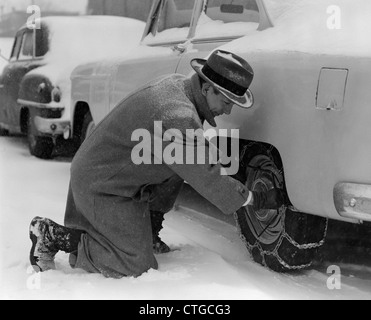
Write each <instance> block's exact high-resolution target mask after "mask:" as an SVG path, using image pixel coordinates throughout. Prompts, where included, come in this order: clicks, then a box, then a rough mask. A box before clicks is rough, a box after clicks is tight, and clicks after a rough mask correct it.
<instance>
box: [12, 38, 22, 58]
mask: <svg viewBox="0 0 371 320" xmlns="http://www.w3.org/2000/svg"><path fill="white" fill-rule="evenodd" d="M22 39H23V34H18V35H17V36H16V38H15V40H14V45H13V49H12V53H11V55H10V61H16V60H17V58H18V55H19V50H20V49H21V44H22Z"/></svg>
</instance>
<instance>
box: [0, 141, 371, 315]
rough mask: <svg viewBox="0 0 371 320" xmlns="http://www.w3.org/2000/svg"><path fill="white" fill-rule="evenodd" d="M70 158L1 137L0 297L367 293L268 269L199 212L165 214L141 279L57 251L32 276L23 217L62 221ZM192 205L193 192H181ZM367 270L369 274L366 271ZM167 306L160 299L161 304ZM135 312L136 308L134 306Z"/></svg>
mask: <svg viewBox="0 0 371 320" xmlns="http://www.w3.org/2000/svg"><path fill="white" fill-rule="evenodd" d="M70 166H71V164H70V159H64V158H57V159H55V160H54V161H44V160H40V159H37V158H35V157H32V156H31V155H30V153H29V151H28V149H27V144H26V141H25V140H24V139H23V138H17V137H0V177H1V179H0V299H32V300H41V299H47V300H54V299H68V300H71V299H83V300H84V299H94V300H95V299H102V300H105V299H124V300H143V299H144V300H147V299H148V300H158V299H160V300H178V299H183V300H199V299H201V300H213V299H215V300H225V299H230V300H240V299H242V300H245V299H264V300H270V299H320V300H323V299H369V298H370V297H371V282H370V278H364V279H362V278H360V279H358V280H357V279H353V278H347V277H346V276H345V275H344V276H343V277H342V281H343V287H342V290H335V291H330V290H328V289H327V286H326V283H327V280H328V277H329V275H327V274H322V273H321V272H319V271H316V270H312V271H306V272H302V273H300V274H296V275H285V274H277V273H274V272H271V271H269V270H267V269H265V268H263V267H261V266H260V265H259V264H257V263H254V262H253V261H252V260H251V258H250V256H249V255H248V253H247V250H246V248H245V246H244V244H243V243H242V241H241V240H240V239H239V236H238V234H237V232H236V228H235V227H233V226H232V225H229V224H226V223H224V222H221V221H218V220H215V219H213V218H211V217H208V216H203V215H201V214H199V213H197V212H193V213H192V212H188V213H185V212H183V211H174V212H171V213H169V214H168V215H166V220H165V224H164V229H163V230H162V231H161V237H162V238H163V240H164V241H165V242H167V243H168V244H169V245H170V247H171V248H172V249H174V251H173V252H171V253H169V254H164V255H159V256H158V257H157V258H158V262H159V269H158V270H150V271H148V272H147V273H145V274H143V275H142V276H141V277H139V278H123V279H121V280H113V279H106V278H104V277H103V276H102V275H99V274H88V273H86V272H84V271H82V270H72V269H71V268H70V267H69V264H68V255H66V254H64V253H61V252H60V253H58V255H57V257H56V266H57V270H53V271H48V272H46V273H42V274H35V273H34V271H33V269H32V267H31V266H30V263H29V250H30V248H31V241H30V239H29V235H28V228H29V223H30V221H31V220H32V218H34V217H35V216H41V217H48V218H51V219H53V220H54V221H56V222H57V223H60V224H63V219H64V210H65V204H66V199H67V191H68V184H69V177H70ZM187 201H190V202H192V204H195V203H196V202H197V200H196V198H194V199H193V198H192V197H190V196H188V197H187ZM368 274H369V273H368ZM164 304H165V305H166V303H164ZM133 311H134V310H133Z"/></svg>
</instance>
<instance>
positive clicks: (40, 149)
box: [27, 116, 54, 160]
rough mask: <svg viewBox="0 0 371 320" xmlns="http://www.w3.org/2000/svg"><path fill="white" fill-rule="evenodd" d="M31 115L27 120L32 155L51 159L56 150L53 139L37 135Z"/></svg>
mask: <svg viewBox="0 0 371 320" xmlns="http://www.w3.org/2000/svg"><path fill="white" fill-rule="evenodd" d="M35 131H36V130H35V128H34V125H33V121H32V118H31V116H29V117H28V122H27V141H28V147H29V150H30V153H31V155H33V156H35V157H37V158H40V159H45V160H48V159H51V158H52V155H53V151H54V143H53V139H52V138H50V137H43V136H38V135H36V134H35V133H34V132H35Z"/></svg>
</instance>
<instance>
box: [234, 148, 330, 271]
mask: <svg viewBox="0 0 371 320" xmlns="http://www.w3.org/2000/svg"><path fill="white" fill-rule="evenodd" d="M255 144H256V143H255V142H251V143H249V144H247V145H245V147H244V149H243V150H242V152H241V157H240V159H241V160H240V163H241V164H243V163H242V161H243V159H244V156H245V154H246V151H247V149H249V148H251V147H252V146H253V145H255ZM272 150H273V147H271V148H270V149H267V152H268V155H269V157H270V158H271V159H273V157H272ZM279 172H280V173H281V174H283V171H282V170H279ZM280 211H281V212H280V213H279V214H280V215H281V216H283V215H284V213H285V209H282V208H281V209H280ZM234 218H235V220H236V225H237V229H238V233H239V235H240V238H241V240H242V241H243V243H244V244H245V246H246V247H247V248H248V250H249V252H250V254H252V252H253V250H254V249H255V248H257V249H258V250H259V252H260V255H261V257H262V261H263V265H264V266H265V267H267V264H266V262H265V257H266V256H274V257H275V258H276V259H277V260H278V262H279V263H280V264H281V265H282V266H283V267H284V268H286V269H287V270H292V271H294V270H303V269H306V268H308V267H310V266H311V265H312V262H311V263H309V264H305V265H298V266H290V265H289V264H287V263H286V262H285V261H284V260H283V259H282V258H281V257H280V256H279V254H278V250H279V249H280V247H281V245H282V242H283V240H284V239H286V240H287V241H288V242H289V243H291V244H292V245H293V246H294V247H296V248H298V249H299V250H311V249H318V248H320V247H322V246H323V245H324V243H325V238H326V235H327V230H328V219H326V227H325V231H324V235H323V239H322V240H321V241H319V242H315V243H308V244H302V245H301V244H299V243H298V242H296V241H295V240H294V239H292V237H291V236H290V235H289V234H288V233H287V232H286V227H284V228H283V231H282V236H281V237H280V239H279V240H278V243H277V245H276V247H275V248H274V250H273V251H266V250H264V249H263V248H262V246H261V244H260V243H259V240H256V242H255V243H254V244H253V245H251V244H249V243H248V241H247V240H246V237H245V236H244V235H243V234H242V230H241V228H240V225H239V223H238V216H237V212H235V213H234Z"/></svg>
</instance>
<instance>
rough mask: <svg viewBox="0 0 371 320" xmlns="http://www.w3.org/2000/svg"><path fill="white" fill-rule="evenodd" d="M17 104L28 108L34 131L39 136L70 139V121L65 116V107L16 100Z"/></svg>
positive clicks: (53, 103)
mask: <svg viewBox="0 0 371 320" xmlns="http://www.w3.org/2000/svg"><path fill="white" fill-rule="evenodd" d="M18 103H19V104H21V105H24V106H28V108H29V109H30V112H31V114H32V119H33V122H34V125H35V129H36V131H37V132H38V134H39V135H45V136H52V137H57V136H63V137H64V138H65V139H66V140H67V139H69V138H70V137H71V120H70V119H68V118H67V117H66V116H65V115H64V112H65V107H64V106H63V105H61V104H60V103H57V102H51V103H48V104H43V103H37V102H31V101H25V100H22V99H18Z"/></svg>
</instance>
